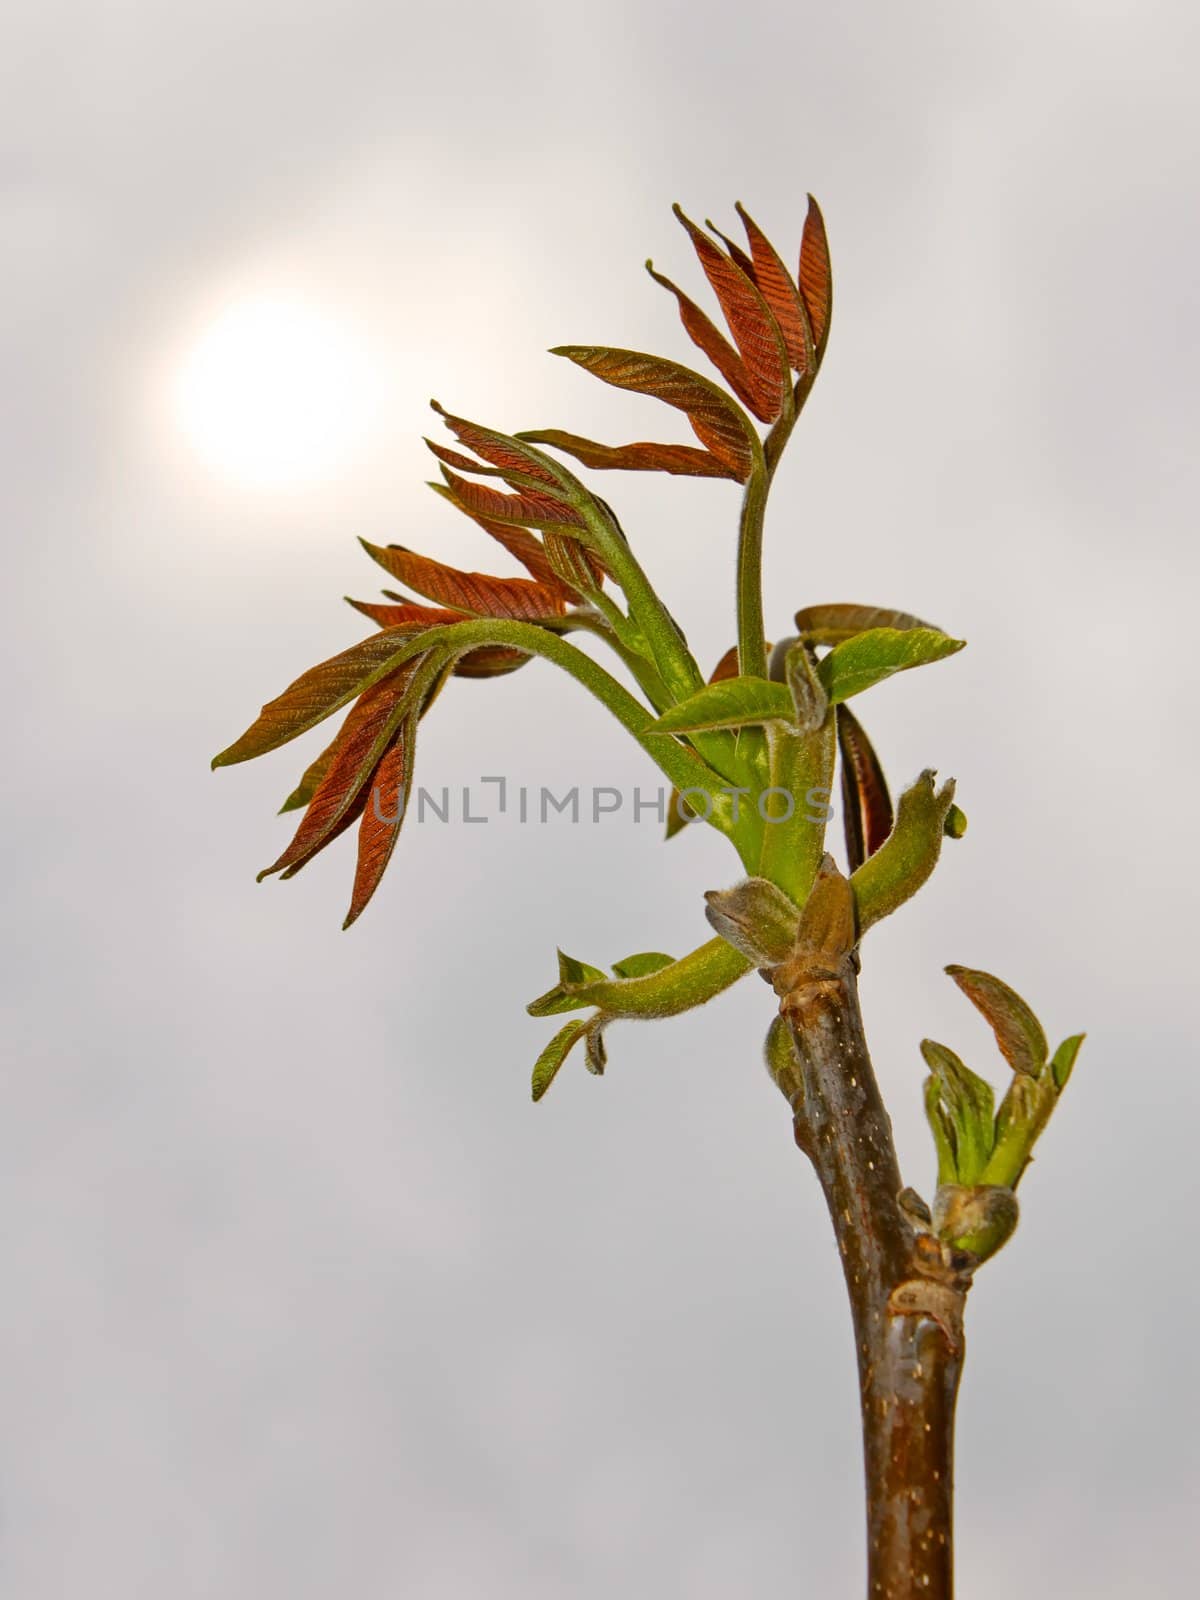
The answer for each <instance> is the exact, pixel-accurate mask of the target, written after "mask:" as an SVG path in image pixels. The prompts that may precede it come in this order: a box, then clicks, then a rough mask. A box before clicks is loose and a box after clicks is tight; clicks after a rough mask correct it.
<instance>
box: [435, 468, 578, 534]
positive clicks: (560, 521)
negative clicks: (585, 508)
mask: <svg viewBox="0 0 1200 1600" xmlns="http://www.w3.org/2000/svg"><path fill="white" fill-rule="evenodd" d="M442 475H443V477H444V478H445V480H446V483H447V485H448V486H449V498H450V499H451V500H453V501H454V503H455V505H457V506H459V507H461V509H462V510H463V511H465V512H467V513H468V515H469V516H472V517H488V518H489V519H490V520H492V521H493V522H517V523H520V524H521V526H522V527H526V528H557V527H562V526H564V525H566V526H568V527H580V526H582V524H583V518H582V517H581V516H580V515H579V513H578V511H576V510H575V508H574V507H573V506H568V505H565V504H564V503H563V502H562V501H561V500H555V499H554V497H553V496H552V495H548V494H546V495H542V494H534V493H533V492H532V491H531V490H528V489H527V490H525V491H524V492H523V493H521V494H503V493H502V492H501V491H500V490H499V489H492V488H489V487H488V485H487V484H486V483H472V482H471V480H470V479H469V478H460V477H459V475H458V474H457V473H456V472H452V471H451V470H450V468H449V467H443V468H442ZM432 487H433V488H435V489H437V490H439V491H442V485H441V484H437V483H435V484H433V485H432Z"/></svg>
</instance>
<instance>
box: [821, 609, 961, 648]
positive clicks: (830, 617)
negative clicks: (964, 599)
mask: <svg viewBox="0 0 1200 1600" xmlns="http://www.w3.org/2000/svg"><path fill="white" fill-rule="evenodd" d="M796 628H797V630H798V631H799V632H800V633H801V634H803V636H804V638H805V639H806V641H807V642H808V643H809V644H841V643H842V641H843V640H845V639H853V638H854V636H855V635H856V634H859V633H868V632H870V631H871V630H872V629H874V628H904V629H908V628H930V629H932V628H933V624H932V623H929V622H922V621H921V619H920V617H914V616H912V615H910V613H909V612H907V611H891V610H889V609H888V608H887V607H886V606H856V605H844V604H835V605H826V606H805V607H804V608H803V610H801V611H797V613H796ZM933 631H934V632H937V631H938V630H937V629H933Z"/></svg>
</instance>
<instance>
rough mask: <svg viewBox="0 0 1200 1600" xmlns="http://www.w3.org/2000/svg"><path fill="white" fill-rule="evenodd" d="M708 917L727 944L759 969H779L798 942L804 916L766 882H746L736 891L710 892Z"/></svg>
mask: <svg viewBox="0 0 1200 1600" xmlns="http://www.w3.org/2000/svg"><path fill="white" fill-rule="evenodd" d="M704 899H705V901H706V905H705V915H706V916H707V918H708V920H709V922H710V923H711V924H712V926H713V928H714V929H715V930H716V931H717V933H719V934H720V935H721V937H722V939H724V940H725V942H726V944H731V945H732V946H733V948H734V949H735V950H739V951H740V952H741V953H742V955H744V956H745V957H746V958H747V959H748V960H750V961H752V962H753V963H754V965H755V966H756V967H775V966H778V965H779V963H780V962H781V961H784V960H786V959H787V957H788V956H789V955H791V953H792V946H793V945H794V944H795V942H796V928H797V926H798V924H799V921H800V912H799V910H798V909H797V908H796V907H795V906H794V905H793V904H792V902H791V901H790V900H789V899H788V897H787V895H785V894H784V892H783V890H782V889H779V888H777V887H776V885H775V884H773V883H771V882H769V881H768V880H767V879H766V878H746V879H744V880H743V881H742V882H741V883H737V884H735V885H734V886H733V888H732V889H710V890H709V891H708V892H707V894H706V895H705V896H704Z"/></svg>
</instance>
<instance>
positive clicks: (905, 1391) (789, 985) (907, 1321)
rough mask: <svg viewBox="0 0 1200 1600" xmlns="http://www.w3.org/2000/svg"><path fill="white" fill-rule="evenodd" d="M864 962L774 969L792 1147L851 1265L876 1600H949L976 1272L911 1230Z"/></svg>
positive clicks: (850, 959)
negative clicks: (878, 1066)
mask: <svg viewBox="0 0 1200 1600" xmlns="http://www.w3.org/2000/svg"><path fill="white" fill-rule="evenodd" d="M856 965H857V963H856V959H855V957H854V956H853V955H852V954H846V955H844V956H842V957H841V958H840V959H837V960H835V961H833V962H830V963H826V964H825V965H824V967H823V968H822V967H821V965H820V963H817V964H814V963H812V962H811V961H810V962H807V963H805V962H800V963H798V964H797V965H796V966H795V968H793V966H792V964H789V965H787V966H785V967H783V968H779V969H777V973H776V988H777V989H778V990H779V991H780V993H781V1006H780V1010H781V1013H782V1015H783V1016H784V1017H785V1018H786V1020H787V1022H788V1023H789V1025H790V1027H791V1031H792V1038H793V1042H794V1048H795V1052H796V1057H797V1061H798V1065H799V1069H800V1077H801V1079H802V1083H803V1095H802V1101H801V1097H800V1096H797V1101H796V1103H794V1107H793V1109H794V1110H795V1112H796V1123H795V1130H796V1142H797V1144H799V1145H800V1147H801V1148H802V1149H803V1150H804V1151H805V1153H806V1154H807V1155H808V1157H809V1159H810V1160H811V1161H812V1164H813V1166H814V1168H815V1169H816V1173H817V1177H818V1179H819V1180H820V1183H821V1187H822V1189H823V1190H824V1193H825V1199H826V1203H827V1205H828V1207H829V1214H830V1217H831V1219H832V1221H833V1227H834V1234H835V1236H836V1239H837V1244H838V1249H839V1252H840V1254H841V1258H842V1269H843V1272H844V1274H845V1279H846V1288H847V1291H848V1293H849V1298H850V1310H851V1316H852V1320H853V1324H854V1336H855V1347H856V1351H857V1357H858V1375H859V1393H860V1399H861V1406H862V1429H863V1454H864V1465H865V1471H866V1500H867V1596H868V1600H918V1597H921V1600H950V1597H951V1596H952V1594H953V1585H954V1578H953V1550H952V1540H951V1535H952V1508H953V1498H952V1497H953V1449H954V1406H955V1399H956V1396H957V1392H958V1382H959V1376H960V1372H961V1367H962V1355H963V1340H962V1309H963V1302H964V1299H965V1295H966V1290H967V1286H968V1282H969V1272H968V1270H967V1266H968V1264H967V1262H966V1261H965V1260H963V1259H961V1258H959V1259H957V1260H956V1259H953V1258H952V1257H951V1256H950V1255H949V1254H948V1252H946V1251H945V1250H944V1249H943V1248H942V1247H941V1246H940V1245H938V1243H937V1241H935V1240H934V1239H933V1238H932V1237H931V1236H930V1235H929V1234H926V1233H922V1232H921V1231H920V1230H919V1229H918V1228H916V1227H914V1225H913V1223H912V1222H911V1221H910V1219H909V1217H908V1215H907V1214H906V1213H905V1211H904V1210H903V1209H902V1207H901V1203H900V1198H899V1197H900V1192H901V1180H900V1170H899V1166H898V1164H897V1160H896V1151H895V1145H894V1142H893V1139H892V1129H891V1122H890V1119H889V1118H888V1115H887V1112H886V1110H885V1109H884V1105H883V1101H882V1099H881V1097H880V1093H879V1087H878V1084H877V1083H876V1080H875V1073H874V1069H873V1068H872V1065H871V1060H870V1056H869V1055H868V1053H867V1046H866V1040H865V1038H864V1036H863V1027H862V1016H861V1012H860V1010H859V1004H858V990H857V976H856Z"/></svg>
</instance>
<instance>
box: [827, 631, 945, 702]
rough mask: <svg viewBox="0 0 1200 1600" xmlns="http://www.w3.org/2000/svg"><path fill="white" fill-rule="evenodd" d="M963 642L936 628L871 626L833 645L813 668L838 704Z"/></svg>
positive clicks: (832, 700) (830, 697) (828, 693)
mask: <svg viewBox="0 0 1200 1600" xmlns="http://www.w3.org/2000/svg"><path fill="white" fill-rule="evenodd" d="M965 643H966V640H965V639H951V638H950V636H949V635H948V634H945V633H939V632H938V631H937V629H936V628H908V629H904V628H871V629H870V630H869V631H868V632H866V633H858V634H855V635H854V637H853V638H850V639H847V640H845V641H844V642H843V643H842V644H838V645H835V646H834V647H833V649H832V650H831V651H830V652H829V654H828V655H827V656H825V657H824V659H823V660H822V661H821V662H820V663H819V664H818V667H817V672H818V675H819V676H820V679H821V682H822V684H823V685H824V687H825V692H826V694H827V695H828V696H829V703H830V705H838V704H839V703H840V702H841V701H843V700H849V698H850V696H851V695H855V694H862V692H863V691H864V690H865V689H870V688H872V687H873V686H874V685H875V684H877V683H882V682H883V680H884V679H885V678H890V677H892V676H893V674H895V673H897V672H907V671H908V669H909V668H910V667H923V666H926V665H927V664H928V663H929V662H931V661H941V660H942V659H943V657H945V656H952V655H954V654H955V652H956V651H959V650H961V649H962V648H963V646H964V644H965Z"/></svg>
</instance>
